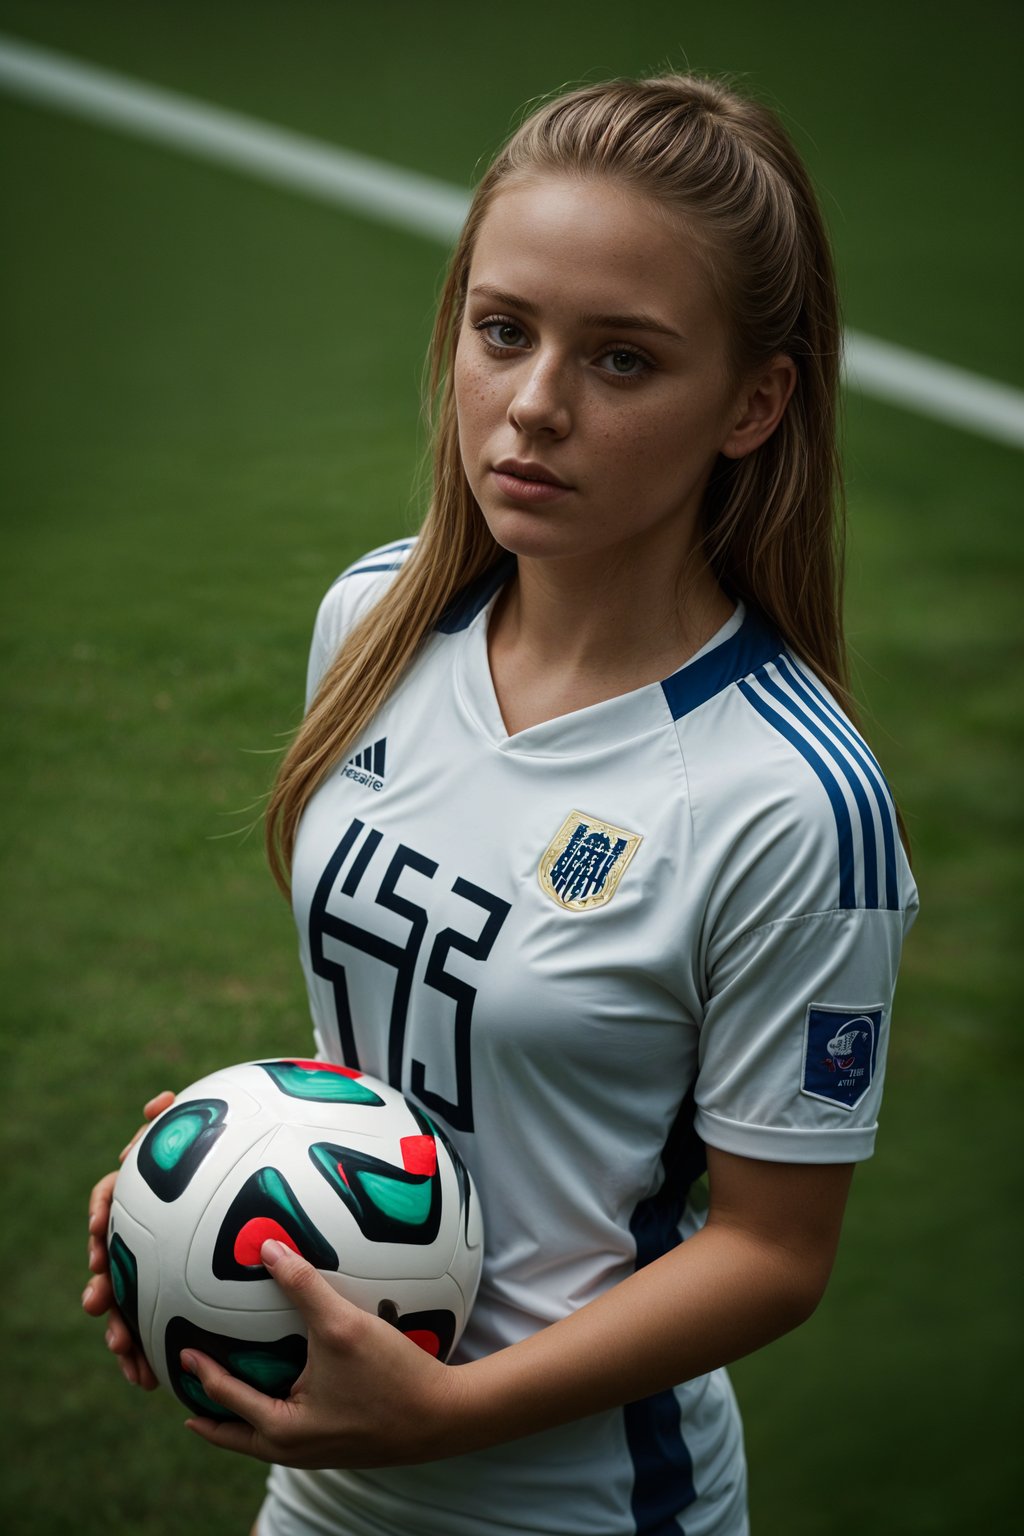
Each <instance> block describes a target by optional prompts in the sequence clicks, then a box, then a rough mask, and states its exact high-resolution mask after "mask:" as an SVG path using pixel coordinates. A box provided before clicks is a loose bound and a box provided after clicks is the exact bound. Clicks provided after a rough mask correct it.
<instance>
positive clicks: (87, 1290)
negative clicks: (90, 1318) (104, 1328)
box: [82, 1285, 92, 1307]
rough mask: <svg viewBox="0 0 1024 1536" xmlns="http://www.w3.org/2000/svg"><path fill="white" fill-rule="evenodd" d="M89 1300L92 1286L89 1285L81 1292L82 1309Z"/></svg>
mask: <svg viewBox="0 0 1024 1536" xmlns="http://www.w3.org/2000/svg"><path fill="white" fill-rule="evenodd" d="M91 1300H92V1286H91V1285H87V1286H86V1288H85V1290H84V1291H83V1292H82V1306H83V1307H84V1306H86V1305H87V1303H88V1302H90V1301H91Z"/></svg>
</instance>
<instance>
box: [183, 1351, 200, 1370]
mask: <svg viewBox="0 0 1024 1536" xmlns="http://www.w3.org/2000/svg"><path fill="white" fill-rule="evenodd" d="M181 1366H182V1370H185V1371H188V1372H189V1374H190V1375H192V1376H198V1375H199V1362H198V1360H197V1359H196V1357H195V1355H193V1354H192V1353H191V1351H190V1350H187V1349H183V1350H182V1352H181Z"/></svg>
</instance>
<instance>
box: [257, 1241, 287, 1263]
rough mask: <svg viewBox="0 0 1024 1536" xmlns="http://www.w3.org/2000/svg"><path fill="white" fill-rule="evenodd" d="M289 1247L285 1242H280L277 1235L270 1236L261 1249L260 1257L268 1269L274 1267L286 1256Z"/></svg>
mask: <svg viewBox="0 0 1024 1536" xmlns="http://www.w3.org/2000/svg"><path fill="white" fill-rule="evenodd" d="M287 1252H288V1249H287V1248H286V1247H285V1245H284V1243H279V1242H278V1240H277V1238H276V1237H268V1238H267V1240H266V1242H265V1243H264V1244H263V1246H262V1248H261V1249H260V1258H261V1259H262V1260H263V1262H264V1264H265V1265H266V1266H267V1268H268V1269H273V1267H274V1265H275V1264H279V1263H280V1261H281V1260H282V1259H283V1258H284V1256H285V1254H286V1253H287Z"/></svg>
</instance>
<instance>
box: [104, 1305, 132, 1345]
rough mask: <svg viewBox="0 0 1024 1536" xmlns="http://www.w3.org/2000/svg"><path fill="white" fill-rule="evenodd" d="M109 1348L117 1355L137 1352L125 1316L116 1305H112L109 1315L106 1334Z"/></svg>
mask: <svg viewBox="0 0 1024 1536" xmlns="http://www.w3.org/2000/svg"><path fill="white" fill-rule="evenodd" d="M104 1337H105V1339H106V1344H107V1348H108V1349H109V1350H110V1351H111V1353H112V1354H115V1355H125V1356H127V1355H134V1354H135V1353H136V1344H135V1340H134V1338H133V1337H132V1334H131V1331H130V1329H129V1327H128V1324H127V1323H126V1322H125V1320H124V1318H123V1317H122V1316H121V1314H120V1312H119V1311H118V1310H117V1308H116V1307H111V1309H110V1313H109V1315H108V1317H107V1331H106V1334H105V1336H104Z"/></svg>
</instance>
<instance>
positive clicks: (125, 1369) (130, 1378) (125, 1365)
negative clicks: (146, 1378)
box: [119, 1360, 139, 1387]
mask: <svg viewBox="0 0 1024 1536" xmlns="http://www.w3.org/2000/svg"><path fill="white" fill-rule="evenodd" d="M119 1364H120V1366H121V1375H122V1376H123V1377H124V1379H125V1381H127V1382H130V1384H131V1385H132V1386H133V1387H137V1386H138V1384H139V1378H138V1376H137V1375H136V1374H135V1367H134V1365H132V1363H131V1361H130V1360H121V1361H120V1362H119Z"/></svg>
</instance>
